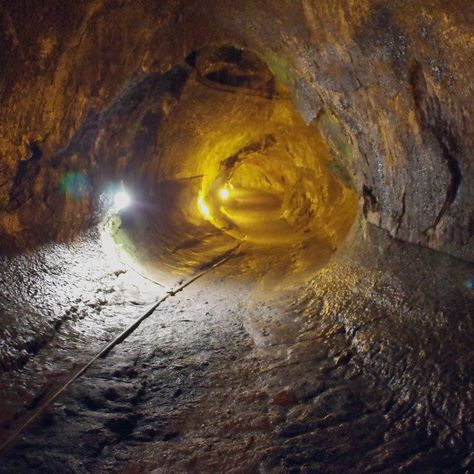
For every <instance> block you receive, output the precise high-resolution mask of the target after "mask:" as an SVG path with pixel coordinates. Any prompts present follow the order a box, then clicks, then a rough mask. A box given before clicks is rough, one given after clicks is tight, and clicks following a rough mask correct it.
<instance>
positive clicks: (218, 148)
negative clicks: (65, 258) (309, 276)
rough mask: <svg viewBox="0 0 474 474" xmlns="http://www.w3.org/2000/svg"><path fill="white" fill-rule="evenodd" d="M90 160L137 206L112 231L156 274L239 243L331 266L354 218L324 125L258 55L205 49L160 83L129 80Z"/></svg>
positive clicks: (113, 217)
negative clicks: (303, 112) (305, 252)
mask: <svg viewBox="0 0 474 474" xmlns="http://www.w3.org/2000/svg"><path fill="white" fill-rule="evenodd" d="M99 137H100V138H99V140H98V142H97V143H96V144H95V148H94V150H93V152H92V153H93V154H95V155H98V156H101V157H102V159H105V160H106V161H107V164H108V166H109V171H108V172H109V173H111V174H113V175H114V180H115V181H116V182H120V183H121V184H120V188H123V190H127V191H128V192H129V193H130V196H131V204H130V206H128V207H127V208H126V209H121V210H120V211H118V212H112V213H110V212H109V213H108V215H107V217H106V224H105V226H104V234H105V236H106V240H107V241H108V242H109V245H114V246H115V247H116V249H118V252H119V253H120V255H121V258H122V259H125V260H126V261H128V262H129V263H131V264H132V265H138V266H139V267H140V268H141V270H142V271H145V272H146V273H148V274H151V275H160V276H161V277H162V276H163V271H171V272H177V273H181V274H186V273H190V272H192V271H193V270H195V269H196V267H198V266H199V265H202V264H204V263H206V262H209V261H212V260H213V259H214V258H216V257H218V256H219V255H222V254H223V253H225V252H226V251H229V250H230V249H231V248H234V247H235V246H236V245H239V244H241V243H246V244H250V245H253V246H257V247H267V248H269V247H275V246H276V247H278V246H288V245H290V246H291V245H302V246H304V245H306V244H307V243H310V244H311V245H312V246H313V247H314V249H315V251H314V254H313V258H314V259H316V260H318V259H320V260H324V259H326V258H327V257H328V256H329V255H330V254H331V253H332V252H333V251H334V250H335V249H336V248H337V247H338V246H339V244H340V243H341V242H342V241H343V240H344V238H345V236H346V234H347V232H348V230H349V229H350V227H351V225H352V223H353V222H354V219H355V216H356V212H357V198H356V194H355V192H354V191H353V189H351V187H350V185H348V184H347V183H345V182H344V181H343V180H342V179H340V177H339V176H338V175H337V174H335V173H334V172H333V171H334V170H333V168H331V166H330V164H332V163H333V157H332V155H331V151H330V149H329V147H328V145H327V144H326V142H325V141H324V139H323V138H322V136H321V134H320V132H319V130H318V128H317V127H316V126H314V125H307V124H305V123H304V121H303V119H302V118H301V117H300V115H299V114H298V112H297V111H296V110H295V108H294V105H293V102H292V98H291V95H290V93H289V91H288V90H287V88H286V87H285V86H284V85H283V84H281V83H280V82H278V81H277V80H276V79H275V77H273V75H272V73H271V72H270V71H269V69H268V68H267V67H266V65H265V64H264V63H263V62H262V61H261V60H260V59H259V58H258V57H257V56H256V55H255V54H253V53H251V52H250V51H246V50H242V49H238V48H234V47H230V46H222V47H207V48H204V49H202V50H198V51H194V52H193V53H191V54H190V55H188V57H187V65H185V66H177V67H175V68H174V69H173V70H172V71H170V72H169V73H168V74H165V75H164V76H163V77H160V76H158V77H155V76H154V75H150V76H147V77H145V78H142V79H141V80H139V81H136V82H135V83H132V84H130V85H129V86H128V87H127V89H126V90H125V91H124V93H123V94H122V95H121V96H120V97H119V98H118V99H117V100H116V102H115V104H114V105H113V106H112V107H111V108H110V110H109V111H107V112H106V113H105V116H104V121H103V123H102V124H101V133H100V135H99Z"/></svg>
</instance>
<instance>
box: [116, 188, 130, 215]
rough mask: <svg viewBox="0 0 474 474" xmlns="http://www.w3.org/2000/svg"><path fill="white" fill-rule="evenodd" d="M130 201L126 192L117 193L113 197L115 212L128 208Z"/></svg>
mask: <svg viewBox="0 0 474 474" xmlns="http://www.w3.org/2000/svg"><path fill="white" fill-rule="evenodd" d="M131 201H132V200H131V198H130V195H129V194H128V193H127V192H126V191H119V192H118V193H116V194H115V196H114V207H115V210H117V211H120V210H121V209H124V208H125V207H128V206H129V205H130V203H131Z"/></svg>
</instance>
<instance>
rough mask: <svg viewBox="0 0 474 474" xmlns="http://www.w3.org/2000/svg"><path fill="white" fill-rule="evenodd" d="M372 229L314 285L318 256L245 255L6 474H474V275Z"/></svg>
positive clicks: (113, 361) (55, 413)
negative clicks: (367, 248) (306, 267)
mask: <svg viewBox="0 0 474 474" xmlns="http://www.w3.org/2000/svg"><path fill="white" fill-rule="evenodd" d="M368 230H369V236H370V237H368V238H370V240H371V241H372V243H373V245H372V248H374V249H378V250H377V251H372V252H370V253H367V252H364V251H363V250H361V246H360V245H359V246H358V245H356V244H352V246H351V247H349V248H346V250H345V252H342V253H340V255H339V257H338V258H336V259H334V260H333V261H332V262H331V263H329V265H327V266H325V267H324V269H322V270H320V271H318V272H316V273H314V278H313V279H312V280H311V281H308V282H307V283H302V280H301V276H302V275H308V273H307V272H303V273H301V272H300V271H298V268H299V267H300V265H301V263H302V262H301V261H299V259H300V258H301V254H299V252H300V251H301V249H299V250H298V249H296V248H295V249H294V250H293V251H292V252H289V253H288V254H286V256H283V255H281V254H280V255H279V254H275V251H272V252H266V251H264V250H261V251H260V252H258V251H254V252H250V253H246V252H243V253H241V254H240V256H238V257H237V258H234V259H231V260H230V261H229V262H228V263H227V264H225V265H223V266H222V267H220V268H218V269H215V270H213V271H211V272H210V273H208V274H207V275H206V276H205V277H203V279H201V280H198V281H197V282H196V283H194V284H192V285H191V286H190V287H188V288H187V289H186V290H184V291H183V292H181V293H178V294H177V295H176V296H175V297H172V298H170V299H168V300H167V301H166V303H165V304H163V305H162V306H161V307H160V308H159V310H158V311H157V313H156V314H155V315H154V316H152V317H151V318H150V319H148V320H147V321H146V322H145V323H144V324H143V325H142V326H141V327H140V328H139V329H138V330H137V332H135V333H134V334H133V335H132V336H130V337H129V338H128V339H127V340H126V341H125V342H124V343H122V344H120V345H119V346H117V347H116V348H115V349H114V350H113V352H112V353H111V354H110V355H109V356H108V358H107V359H104V360H100V361H98V363H97V364H96V365H95V366H94V367H93V368H92V369H91V370H90V371H89V372H88V373H87V374H86V375H85V376H84V377H82V378H81V379H79V380H78V381H77V382H76V383H75V384H74V385H73V386H72V387H71V388H70V389H68V391H67V392H66V394H65V395H64V396H63V397H61V398H60V399H59V400H58V401H57V402H56V403H55V404H54V405H53V406H52V407H51V409H50V410H49V411H48V412H47V414H46V416H45V417H43V418H42V419H41V422H40V423H39V424H36V426H35V428H34V429H30V430H28V431H26V432H25V433H24V435H23V436H22V437H21V440H20V441H19V442H18V443H17V444H16V445H15V446H14V447H13V449H12V451H11V452H10V453H9V455H8V456H7V457H6V458H5V459H4V461H3V463H2V467H1V468H0V470H1V471H2V472H12V471H15V472H52V471H54V470H57V469H60V470H61V472H71V473H73V472H110V471H112V472H156V473H158V472H249V473H250V472H366V471H368V472H400V471H401V472H440V473H441V472H443V473H445V472H453V473H454V472H469V470H470V469H472V468H473V465H472V462H473V459H472V449H473V442H474V438H473V432H472V425H471V424H470V422H469V420H472V416H473V413H472V404H471V403H470V400H471V399H472V396H473V394H472V384H469V380H470V379H471V377H472V360H471V358H470V357H469V347H471V344H472V337H473V336H472V335H473V333H474V328H473V320H472V314H474V313H473V308H474V307H473V305H474V298H473V296H472V290H469V288H467V287H466V285H465V282H466V279H467V277H468V275H469V274H470V272H472V268H471V267H470V266H469V265H462V264H459V262H458V265H457V266H456V270H457V271H456V272H455V273H453V272H452V271H450V270H449V269H450V268H451V269H452V268H453V260H452V259H450V258H449V257H444V259H440V258H439V255H437V254H436V253H431V252H427V251H424V250H422V249H421V248H417V247H414V246H413V247H407V246H406V245H403V244H399V243H396V242H393V241H392V240H391V239H388V238H387V237H386V236H385V235H384V234H383V233H380V232H375V229H368ZM357 241H358V239H354V240H353V242H357ZM360 243H361V244H363V241H361V242H360ZM362 247H363V245H362ZM78 250H79V252H80V248H78ZM395 250H396V251H395ZM353 252H356V253H357V254H358V255H359V257H358V258H354V253H353ZM349 255H350V256H351V258H350V259H347V257H348V256H349ZM288 259H290V260H291V261H292V262H293V263H291V262H289V261H288ZM262 262H263V263H264V266H265V267H266V268H267V270H268V272H267V273H262V272H261V267H260V265H262ZM374 262H377V267H376V268H374ZM420 263H423V265H421V266H420ZM289 268H293V270H294V275H293V277H289V276H287V277H285V274H286V275H288V269H289ZM256 269H260V271H259V272H258V274H257V275H258V279H257V280H256V279H255V276H256V274H255V270H256ZM298 275H299V276H298ZM414 284H416V285H417V288H416V290H417V291H415V292H414V291H413V285H414ZM302 285H303V286H302ZM285 288H286V291H284V289H285ZM303 288H304V291H303ZM148 295H149V294H148ZM250 298H252V299H250ZM111 303H112V302H110V303H107V304H106V305H105V307H104V311H105V312H109V311H112V310H114V308H115V309H116V310H117V309H118V308H117V306H114V305H113V304H111ZM129 320H130V319H129ZM117 322H118V321H116V324H117ZM121 322H122V324H125V322H126V320H123V319H122V320H121ZM81 324H82V322H81V321H78V322H77V323H76V325H77V328H80V327H81ZM91 324H92V322H91ZM95 324H99V325H100V326H101V325H103V324H107V323H106V320H105V321H104V322H102V323H101V322H100V321H99V320H97V321H96V322H95ZM100 326H99V327H100ZM63 330H64V331H65V332H66V333H71V331H74V325H73V327H72V328H69V329H68V328H67V327H66V328H65V329H60V330H59V334H61V331H63ZM117 330H118V328H117V329H116V331H117ZM95 333H96V334H97V335H94V333H91V332H90V331H89V333H88V337H89V340H83V341H82V342H80V341H76V342H74V341H70V342H69V343H70V344H73V345H80V344H83V347H84V351H85V352H84V354H83V355H82V360H85V358H86V357H85V355H86V354H87V353H88V352H90V350H91V349H90V348H88V349H86V347H85V344H87V346H91V347H92V346H94V345H96V343H97V342H100V340H101V337H100V334H101V333H99V332H97V331H96V332H95ZM98 336H99V337H98ZM62 339H63V341H62V345H67V338H65V339H64V338H62ZM57 350H58V348H57V346H56V347H55V345H52V346H51V347H50V348H49V349H48V348H46V349H45V352H44V353H45V354H46V355H47V357H49V358H50V360H51V361H52V368H53V372H51V373H50V377H52V378H50V382H49V383H50V385H51V384H52V382H53V381H54V380H56V383H58V382H59V381H60V380H61V377H64V375H62V376H61V375H58V374H56V375H54V371H55V370H58V368H59V367H58V366H60V365H61V364H62V363H63V362H61V360H60V359H58V360H55V359H54V353H55V351H57ZM63 351H64V348H63ZM48 354H49V356H48ZM78 359H79V360H81V356H79V357H78ZM30 363H32V364H33V365H35V361H32V362H30ZM26 368H28V364H27V365H26ZM23 370H25V369H23ZM30 373H31V377H32V378H34V377H35V375H34V374H33V373H32V372H30ZM63 374H64V372H63ZM20 380H21V376H20Z"/></svg>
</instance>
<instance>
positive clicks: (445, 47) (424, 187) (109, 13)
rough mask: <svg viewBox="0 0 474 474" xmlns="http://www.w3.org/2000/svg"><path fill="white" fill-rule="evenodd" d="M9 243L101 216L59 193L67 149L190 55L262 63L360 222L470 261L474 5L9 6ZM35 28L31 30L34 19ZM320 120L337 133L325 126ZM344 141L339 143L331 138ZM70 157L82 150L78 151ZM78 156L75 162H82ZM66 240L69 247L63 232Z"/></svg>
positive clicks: (5, 183) (5, 209) (344, 1)
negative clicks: (223, 47) (236, 54)
mask: <svg viewBox="0 0 474 474" xmlns="http://www.w3.org/2000/svg"><path fill="white" fill-rule="evenodd" d="M1 8H2V13H3V15H2V16H1V22H2V28H1V34H2V39H1V41H2V49H1V52H0V68H1V70H2V71H8V74H4V75H3V76H2V78H1V83H0V93H1V98H2V99H1V111H2V113H1V118H0V146H1V148H0V150H1V160H0V167H1V169H0V172H1V176H2V178H1V182H0V197H1V203H2V210H1V215H0V229H1V232H2V234H3V235H4V241H7V236H8V241H9V242H10V246H12V247H14V246H15V245H18V244H19V243H21V242H22V241H24V240H28V241H31V236H32V233H35V234H38V235H39V234H46V231H44V230H38V229H39V228H40V229H42V228H44V229H47V232H49V234H50V236H56V237H57V236H66V234H67V233H70V231H71V229H72V228H73V227H74V226H71V225H69V226H65V225H63V224H64V223H69V224H71V223H73V222H74V225H75V226H80V225H84V221H83V220H81V219H78V215H79V214H80V215H82V216H83V217H84V218H85V216H87V215H89V214H90V212H89V211H90V206H91V205H93V200H94V199H93V196H91V198H90V202H86V201H84V200H82V201H81V202H80V203H77V202H76V203H73V202H71V201H70V200H67V199H65V198H64V197H63V195H62V194H61V193H60V192H59V191H58V187H59V186H58V180H59V177H60V176H61V175H62V174H64V171H65V170H70V169H74V167H79V168H81V169H82V170H92V168H93V167H95V169H96V170H99V172H100V156H89V161H88V162H83V161H81V162H80V163H78V162H77V160H78V157H77V156H75V155H74V154H71V153H68V152H67V151H68V149H72V148H71V144H73V145H74V144H76V145H77V144H78V143H80V144H81V146H84V147H86V148H87V147H88V146H89V145H90V143H91V142H94V141H95V140H96V139H97V138H98V130H99V129H100V126H99V125H98V122H100V120H98V119H97V117H98V116H100V111H101V110H103V109H104V108H105V107H107V105H109V104H110V103H112V102H113V100H114V98H115V97H116V96H117V95H118V94H119V93H120V91H121V90H122V89H123V88H124V87H126V85H127V84H128V83H129V82H130V81H132V80H136V79H137V78H143V77H144V76H146V75H149V74H152V73H160V74H162V73H166V72H167V71H169V70H170V69H171V68H172V67H173V66H175V65H177V64H182V63H184V61H185V58H186V57H187V56H188V55H189V54H190V53H191V52H192V51H194V50H196V49H199V48H200V47H202V46H204V45H207V44H209V43H215V44H232V45H235V46H239V47H245V48H248V49H250V50H252V51H254V52H256V53H257V54H258V55H259V56H260V57H261V58H262V59H263V61H264V62H266V63H267V65H268V66H269V68H270V69H271V71H272V72H273V74H274V75H275V76H276V77H277V78H278V79H279V80H281V81H283V82H284V83H286V84H287V85H288V86H289V88H290V90H291V91H292V93H293V97H294V101H295V103H296V104H297V106H298V109H299V110H300V111H301V113H302V115H303V117H304V119H305V120H306V121H307V122H312V121H314V122H315V123H316V124H317V125H318V126H320V128H321V131H322V133H323V134H325V135H326V137H327V139H328V141H329V142H331V143H332V144H333V145H335V146H333V148H334V152H335V153H336V154H339V158H340V160H341V161H342V162H343V163H344V165H345V167H346V168H348V169H349V170H350V172H351V173H352V175H353V179H354V183H355V187H356V191H357V193H358V194H359V195H360V196H361V200H363V210H364V215H365V216H366V218H367V219H368V221H369V222H371V223H374V224H376V225H378V226H380V227H382V228H383V229H386V230H387V231H389V232H390V234H391V235H393V236H395V237H397V238H400V239H402V240H408V241H410V242H416V243H421V244H423V245H426V246H429V247H431V248H435V249H440V250H442V251H445V252H448V253H450V254H452V255H455V256H458V257H461V258H464V259H467V260H472V259H473V258H474V245H473V235H474V229H473V226H474V216H473V214H474V210H473V209H474V208H473V206H472V202H473V200H474V196H473V194H474V187H473V185H472V180H473V174H474V170H473V167H474V164H473V159H472V153H471V150H472V148H473V137H474V133H473V131H474V130H473V128H474V125H473V121H472V113H471V112H472V105H473V103H474V97H473V86H472V80H471V78H472V64H471V62H470V57H471V52H472V48H473V44H474V37H473V28H472V24H473V17H474V11H473V9H474V7H473V6H472V3H471V2H468V1H463V0H458V1H452V2H449V5H448V4H447V3H446V2H443V1H441V0H439V1H438V0H431V1H425V0H419V1H412V2H406V1H402V0H399V1H393V2H390V3H387V2H381V1H375V0H364V1H357V2H354V1H350V0H339V1H333V2H312V1H309V0H308V1H298V2H294V1H283V0H282V1H279V2H274V1H264V0H254V1H250V0H249V1H242V2H233V1H232V2H231V1H222V2H218V3H217V4H216V3H215V2H212V4H210V5H209V6H207V5H206V4H205V2H202V1H199V2H189V1H186V2H180V1H164V2H154V1H151V0H150V1H140V2H132V1H127V0H124V1H118V0H117V1H112V0H102V1H99V0H96V1H91V2H75V4H74V9H71V8H70V6H69V4H68V3H66V2H63V1H60V0H58V1H56V2H54V1H50V2H47V3H43V2H35V3H34V4H31V3H30V2H10V1H3V2H2V7H1ZM29 16H32V17H33V18H35V19H36V20H37V21H35V22H31V23H29V24H28V27H22V28H21V27H20V25H24V23H23V22H22V19H23V18H26V17H29ZM325 117H330V120H329V125H328V120H324V118H325ZM334 136H335V138H334ZM73 148H74V147H73ZM75 150H76V151H77V146H76V147H75ZM66 228H67V231H66Z"/></svg>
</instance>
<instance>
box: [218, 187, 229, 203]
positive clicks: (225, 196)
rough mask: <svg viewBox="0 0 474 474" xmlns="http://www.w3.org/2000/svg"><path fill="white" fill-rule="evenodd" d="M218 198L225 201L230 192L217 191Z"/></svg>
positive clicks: (226, 190)
mask: <svg viewBox="0 0 474 474" xmlns="http://www.w3.org/2000/svg"><path fill="white" fill-rule="evenodd" d="M219 197H220V198H221V199H222V200H223V201H225V200H226V199H229V197H230V191H229V189H228V188H222V189H220V190H219Z"/></svg>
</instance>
